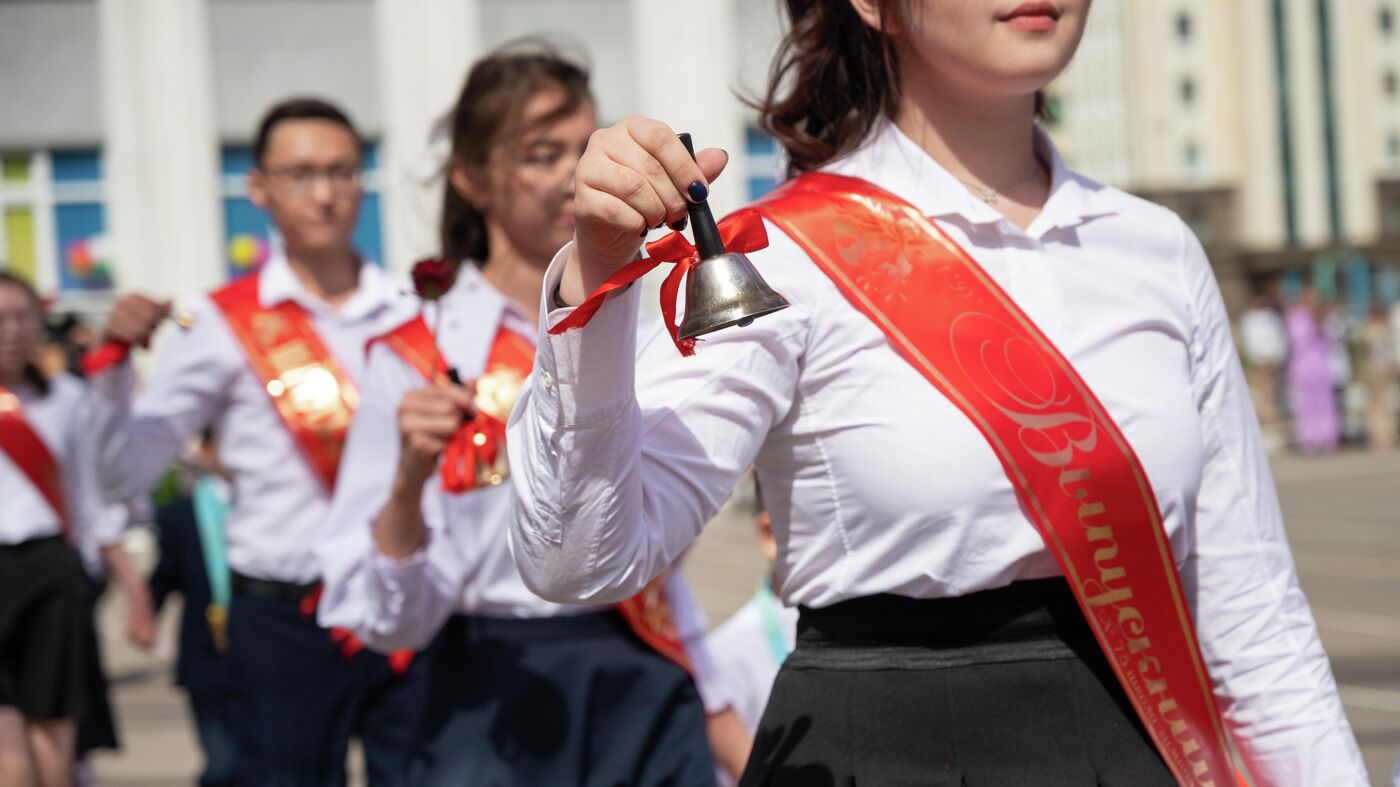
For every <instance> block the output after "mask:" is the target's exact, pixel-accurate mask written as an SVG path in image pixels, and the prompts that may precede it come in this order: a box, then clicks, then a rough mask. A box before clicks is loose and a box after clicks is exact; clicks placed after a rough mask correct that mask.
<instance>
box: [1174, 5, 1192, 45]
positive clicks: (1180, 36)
mask: <svg viewBox="0 0 1400 787" xmlns="http://www.w3.org/2000/svg"><path fill="white" fill-rule="evenodd" d="M1176 39H1177V40H1178V41H1180V42H1181V43H1183V44H1184V43H1186V42H1187V41H1190V40H1191V15H1190V14H1188V13H1186V12H1185V11H1182V12H1181V13H1179V14H1177V15H1176Z"/></svg>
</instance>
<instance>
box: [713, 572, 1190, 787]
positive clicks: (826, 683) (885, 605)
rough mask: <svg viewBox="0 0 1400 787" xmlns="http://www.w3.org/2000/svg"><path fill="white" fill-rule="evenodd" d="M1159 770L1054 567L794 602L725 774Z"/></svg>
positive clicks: (973, 776) (904, 777)
mask: <svg viewBox="0 0 1400 787" xmlns="http://www.w3.org/2000/svg"><path fill="white" fill-rule="evenodd" d="M1175 783H1176V782H1175V780H1174V779H1173V778H1172V776H1171V773H1170V771H1168V769H1167V766H1166V764H1165V763H1164V762H1163V761H1162V759H1161V757H1160V755H1158V754H1157V751H1156V748H1155V747H1154V746H1153V744H1152V741H1151V739H1150V738H1149V737H1148V735H1147V732H1146V730H1145V729H1144V728H1143V727H1142V724H1141V723H1140V722H1139V721H1138V719H1137V716H1136V714H1135V713H1134V711H1133V709H1132V706H1131V704H1129V701H1128V698H1127V696H1126V695H1125V694H1124V693H1123V690H1122V689H1121V688H1120V687H1119V685H1118V682H1117V679H1116V678H1115V677H1114V675H1113V672H1112V669H1111V668H1110V667H1109V665H1108V662H1107V661H1106V660H1105V658H1104V656H1103V654H1102V652H1101V651H1100V650H1099V647H1098V644H1097V643H1096V642H1095V640H1094V637H1093V633H1092V632H1091V631H1090V630H1089V627H1088V624H1087V623H1086V622H1085V620H1084V617H1083V615H1082V614H1081V613H1080V611H1079V608H1078V606H1077V605H1076V604H1075V601H1074V597H1073V595H1072V594H1071V592H1070V589H1069V586H1068V585H1067V584H1066V583H1065V582H1064V580H1062V579H1049V580H1035V581H1030V582H1018V583H1016V584H1014V585H1011V586H1009V587H1006V588H999V589H996V590H990V591H984V592H981V593H974V594H971V595H968V596H962V597H958V598H947V599H928V600H916V599H909V598H904V597H900V596H889V595H883V596H871V597H867V598H860V599H853V600H851V601H846V602H842V603H839V604H835V605H833V606H831V607H826V608H823V609H807V608H805V607H804V608H802V610H801V617H800V619H799V622H798V635H797V647H796V649H795V650H794V651H793V653H792V655H791V656H789V657H788V660H787V662H786V663H785V664H784V665H783V667H782V670H781V671H780V672H779V673H778V678H777V681H776V683H775V684H774V687H773V692H772V695H771V696H770V698H769V700H768V708H767V710H766V711H765V712H764V715H763V720H762V721H761V722H760V723H759V728H758V733H757V737H756V739H755V742H754V751H753V755H752V757H751V758H750V760H749V764H748V768H747V770H746V771H745V773H744V777H743V779H742V780H741V781H740V785H741V787H757V786H758V785H774V786H777V785H801V787H822V786H823V785H843V786H845V785H860V786H861V787H864V786H865V785H881V787H888V786H895V785H967V786H968V787H1001V786H1002V785H1005V786H1006V787H1011V786H1012V785H1017V786H1019V785H1066V787H1070V786H1073V787H1079V786H1080V785H1083V786H1085V787H1097V786H1098V785H1105V786H1110V785H1111V786H1113V787H1117V786H1118V785H1122V786H1123V787H1155V786H1156V785H1162V786H1163V787H1166V786H1167V785H1174V784H1175Z"/></svg>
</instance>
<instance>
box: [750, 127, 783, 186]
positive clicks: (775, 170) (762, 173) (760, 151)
mask: <svg viewBox="0 0 1400 787" xmlns="http://www.w3.org/2000/svg"><path fill="white" fill-rule="evenodd" d="M744 159H745V162H746V163H747V164H748V171H749V199H750V200H755V199H758V198H759V197H762V196H763V195H764V194H767V193H768V192H770V191H772V190H773V189H774V188H775V187H776V186H777V185H778V184H779V183H782V182H783V180H784V179H785V178H786V175H785V171H786V169H787V161H786V160H785V157H784V156H783V151H782V148H780V147H779V146H778V143H777V141H776V140H774V139H773V138H772V137H770V136H768V135H767V134H765V133H764V132H763V130H762V129H760V128H756V127H753V126H750V127H749V128H748V130H747V131H746V132H745V133H744Z"/></svg>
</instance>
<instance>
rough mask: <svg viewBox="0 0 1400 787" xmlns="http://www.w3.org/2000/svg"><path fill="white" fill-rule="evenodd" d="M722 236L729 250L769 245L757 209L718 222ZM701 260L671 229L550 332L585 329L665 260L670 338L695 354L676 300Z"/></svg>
mask: <svg viewBox="0 0 1400 787" xmlns="http://www.w3.org/2000/svg"><path fill="white" fill-rule="evenodd" d="M719 236H720V239H721V240H722V241H723V242H724V248H725V249H726V250H727V251H731V252H737V253H739V254H748V253H749V252H754V251H758V250H759V249H764V248H767V247H768V231H767V230H766V229H764V227H763V218H762V217H761V216H760V215H759V214H758V212H757V211H754V210H743V211H739V212H738V213H735V214H733V215H731V216H729V218H726V219H725V220H724V221H721V222H720V223H719ZM699 261H700V253H699V252H698V251H696V250H695V246H694V245H693V244H691V242H690V241H688V240H686V238H685V236H684V235H682V234H680V233H679V232H672V233H671V234H669V235H667V236H666V237H664V238H661V239H660V240H657V241H653V242H651V243H648V244H647V257H646V259H641V260H636V261H635V262H630V263H628V264H626V265H624V266H622V267H621V268H620V269H618V271H617V272H616V273H614V274H613V275H611V276H609V277H608V280H607V281H605V282H603V283H602V284H600V285H599V286H598V289H596V290H594V291H593V292H592V293H591V294H589V296H588V297H587V298H586V299H584V301H583V303H581V304H579V305H578V308H576V309H574V310H573V312H572V313H571V314H569V316H567V317H565V318H564V319H562V320H560V321H559V324H558V325H555V326H554V327H553V328H550V329H549V333H550V335H553V336H557V335H559V334H561V333H564V332H565V331H571V330H573V329H575V328H582V327H583V326H585V325H587V324H588V321H589V320H591V319H593V315H594V314H596V313H597V312H598V309H599V307H601V306H602V305H603V302H604V301H605V300H607V297H608V293H610V292H612V291H613V290H617V289H621V288H623V287H626V286H627V285H629V284H631V283H632V282H634V281H636V280H637V279H640V278H642V277H643V276H645V275H646V274H647V273H648V272H650V271H651V269H652V268H655V267H656V266H657V265H660V264H661V263H663V262H668V263H672V264H674V265H675V267H674V268H672V269H671V272H670V273H669V274H667V275H666V280H665V281H663V282H662V283H661V316H662V317H663V318H665V320H666V330H667V332H669V333H670V334H671V341H672V342H674V343H675V345H676V349H678V350H680V351H681V355H694V354H695V340H694V339H681V338H680V337H679V336H678V334H679V332H680V326H679V325H678V324H677V323H676V299H677V297H678V296H679V295H680V290H681V280H682V279H683V278H685V273H686V271H688V270H690V266H692V265H694V264H695V263H697V262H699Z"/></svg>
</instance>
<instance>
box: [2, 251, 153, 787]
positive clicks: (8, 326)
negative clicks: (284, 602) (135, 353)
mask: <svg viewBox="0 0 1400 787" xmlns="http://www.w3.org/2000/svg"><path fill="white" fill-rule="evenodd" d="M40 312H41V308H40V301H39V298H38V296H37V295H36V294H35V292H34V290H33V288H32V287H31V286H30V285H29V284H28V283H27V282H25V281H24V280H22V279H20V278H18V277H16V276H13V275H11V274H9V273H5V272H3V271H0V500H3V501H4V515H3V516H0V783H4V784H7V785H8V784H16V785H32V784H37V785H45V786H46V787H47V786H49V785H52V786H54V787H57V786H58V785H68V784H70V783H72V781H73V778H74V768H73V765H74V762H75V760H76V759H77V750H78V745H77V740H76V739H77V721H78V719H79V718H80V717H81V716H82V715H83V713H84V712H85V711H86V710H87V709H86V708H85V701H84V700H85V693H86V680H85V672H86V671H87V670H88V669H89V667H90V666H91V665H90V662H89V655H88V654H87V653H85V642H84V637H85V635H90V634H91V632H90V631H89V632H86V633H85V631H84V625H85V620H84V619H85V616H87V615H88V614H89V612H90V611H89V610H88V609H87V608H86V606H85V603H84V596H83V593H84V582H85V579H84V576H83V568H84V567H83V558H82V553H86V554H88V555H90V556H92V559H93V560H94V561H99V560H100V561H102V562H104V563H105V564H106V569H107V570H108V571H109V572H111V573H112V574H113V575H114V576H115V577H116V578H117V579H118V581H119V582H120V583H121V586H122V587H123V589H124V590H125V591H126V592H127V599H126V603H127V608H128V623H127V626H128V630H129V631H131V632H132V633H133V634H134V635H137V636H142V637H148V636H150V635H151V633H152V629H151V612H150V601H149V596H148V595H147V594H145V592H144V588H143V587H141V585H140V578H139V576H138V575H137V574H136V572H135V570H134V569H133V568H132V565H131V561H130V558H129V556H128V555H127V554H126V551H125V550H124V549H123V548H122V546H121V542H120V535H121V529H122V527H124V525H125V519H124V518H123V517H122V516H121V515H120V514H121V513H122V512H121V511H120V510H117V509H113V508H112V507H109V506H106V505H104V504H103V501H102V498H101V495H100V492H99V490H98V488H97V485H96V481H95V479H94V468H93V466H92V459H93V452H92V447H91V445H90V444H89V443H88V442H87V440H86V437H87V436H86V434H85V432H84V430H83V428H82V426H83V415H84V413H83V410H84V407H85V392H84V390H83V386H82V383H81V382H80V381H79V380H77V379H75V378H73V377H71V376H69V375H67V374H59V375H58V376H56V377H54V378H52V379H50V378H48V377H46V376H45V375H44V374H43V373H42V372H41V371H40V370H39V367H38V366H37V365H35V363H34V360H33V358H34V352H35V349H36V348H37V346H38V343H39V338H40V330H41V327H40V326H41V322H40V320H41V314H40Z"/></svg>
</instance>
